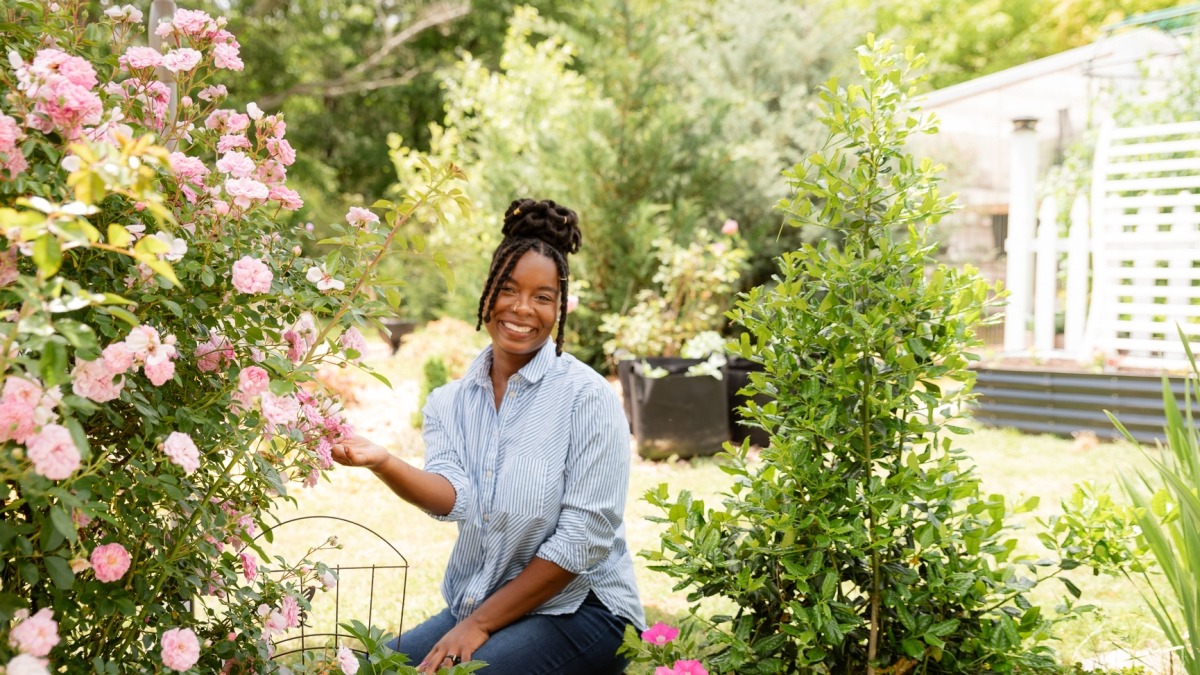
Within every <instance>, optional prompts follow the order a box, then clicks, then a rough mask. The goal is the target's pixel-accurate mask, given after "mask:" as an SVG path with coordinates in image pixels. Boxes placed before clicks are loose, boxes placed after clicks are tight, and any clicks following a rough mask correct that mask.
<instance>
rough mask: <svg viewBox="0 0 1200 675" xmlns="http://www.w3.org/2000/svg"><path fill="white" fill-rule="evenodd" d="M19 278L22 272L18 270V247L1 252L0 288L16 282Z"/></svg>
mask: <svg viewBox="0 0 1200 675" xmlns="http://www.w3.org/2000/svg"><path fill="white" fill-rule="evenodd" d="M19 276H21V271H20V270H19V269H17V247H16V246H13V247H11V248H9V249H8V250H7V251H0V288H3V287H4V286H7V285H9V284H11V283H12V282H14V281H16V280H17V277H19Z"/></svg>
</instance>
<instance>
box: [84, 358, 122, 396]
mask: <svg viewBox="0 0 1200 675" xmlns="http://www.w3.org/2000/svg"><path fill="white" fill-rule="evenodd" d="M124 387H125V378H123V377H120V375H119V374H117V373H116V372H114V371H113V370H112V368H110V367H109V365H108V363H107V361H105V359H104V358H99V359H96V360H95V361H76V362H75V369H74V370H72V371H71V391H73V392H75V393H76V394H77V395H79V396H82V397H84V398H87V399H91V400H93V401H95V402H96V403H106V402H108V401H112V400H115V399H117V398H120V396H121V390H122V389H123V388H124Z"/></svg>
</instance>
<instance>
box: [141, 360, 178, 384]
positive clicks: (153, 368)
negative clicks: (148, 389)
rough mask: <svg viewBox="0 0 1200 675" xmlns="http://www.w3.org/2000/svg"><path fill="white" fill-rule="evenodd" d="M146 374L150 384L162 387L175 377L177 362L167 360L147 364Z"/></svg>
mask: <svg viewBox="0 0 1200 675" xmlns="http://www.w3.org/2000/svg"><path fill="white" fill-rule="evenodd" d="M145 372H146V378H147V379H149V380H150V384H153V385H154V386H156V387H161V386H163V385H164V384H166V383H167V381H168V380H170V379H171V378H173V377H175V362H174V361H170V360H166V361H155V362H153V363H147V364H146V368H145Z"/></svg>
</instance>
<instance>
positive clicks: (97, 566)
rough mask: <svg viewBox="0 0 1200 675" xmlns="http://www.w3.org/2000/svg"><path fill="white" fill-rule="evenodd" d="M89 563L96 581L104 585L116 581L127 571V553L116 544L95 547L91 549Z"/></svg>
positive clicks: (122, 547)
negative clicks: (94, 573)
mask: <svg viewBox="0 0 1200 675" xmlns="http://www.w3.org/2000/svg"><path fill="white" fill-rule="evenodd" d="M91 562H92V570H94V571H95V572H96V578H97V579H99V580H100V581H103V582H106V583H108V582H112V581H117V580H118V579H120V578H121V577H123V576H125V573H126V572H128V571H129V551H126V550H125V547H124V546H122V545H120V544H117V543H113V544H105V545H103V546H97V547H96V548H94V549H92V557H91Z"/></svg>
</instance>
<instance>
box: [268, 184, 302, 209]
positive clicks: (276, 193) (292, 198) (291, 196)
mask: <svg viewBox="0 0 1200 675" xmlns="http://www.w3.org/2000/svg"><path fill="white" fill-rule="evenodd" d="M267 198H268V199H274V200H275V201H277V202H279V205H280V206H281V207H283V208H284V209H286V210H288V211H299V210H300V207H302V206H304V200H303V199H301V198H300V193H299V192H296V191H295V190H293V189H291V188H286V187H283V186H281V185H276V186H275V187H273V188H271V190H270V192H268V193H267Z"/></svg>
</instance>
